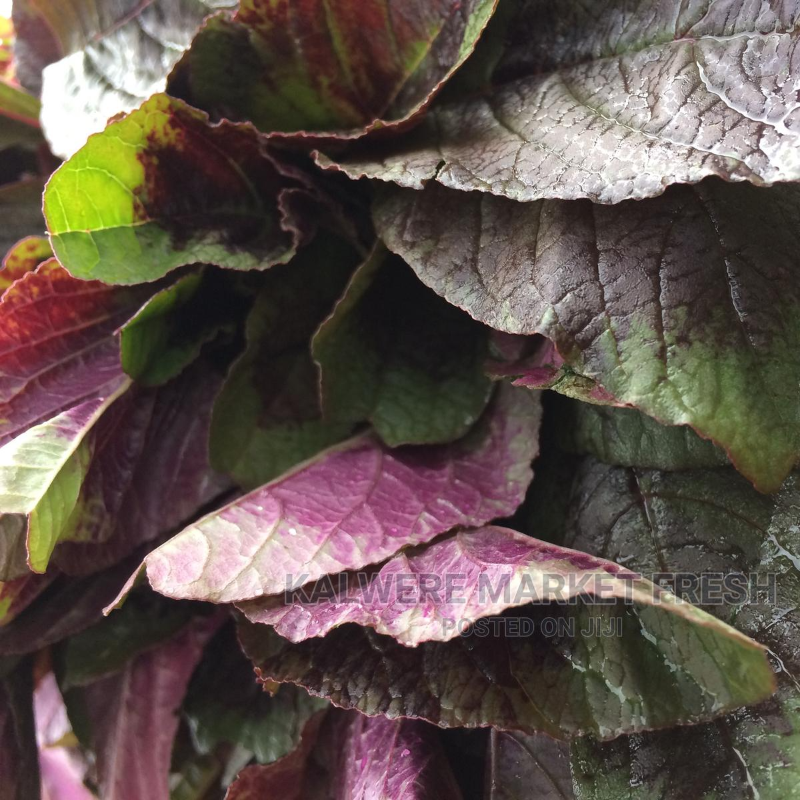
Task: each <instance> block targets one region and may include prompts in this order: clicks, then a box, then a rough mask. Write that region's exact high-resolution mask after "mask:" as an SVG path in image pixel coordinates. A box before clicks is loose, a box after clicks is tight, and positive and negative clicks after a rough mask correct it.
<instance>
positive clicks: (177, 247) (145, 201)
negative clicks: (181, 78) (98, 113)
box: [44, 94, 300, 284]
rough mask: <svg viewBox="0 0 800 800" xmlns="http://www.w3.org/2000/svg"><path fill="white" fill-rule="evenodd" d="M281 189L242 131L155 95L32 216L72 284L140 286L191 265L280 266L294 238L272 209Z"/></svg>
mask: <svg viewBox="0 0 800 800" xmlns="http://www.w3.org/2000/svg"><path fill="white" fill-rule="evenodd" d="M291 185H295V186H296V185H297V184H296V183H295V184H293V183H292V181H290V179H288V178H286V177H284V175H282V174H281V172H280V169H279V167H278V165H277V164H276V162H275V160H274V159H273V158H272V156H270V155H269V154H268V153H267V152H266V150H265V149H264V145H263V143H262V142H261V141H260V140H259V138H258V135H257V133H256V131H255V129H254V128H253V127H252V126H251V125H234V124H231V123H228V122H222V123H220V124H218V125H211V124H210V123H209V122H208V117H207V116H206V115H205V114H204V113H203V112H201V111H197V110H196V109H193V108H191V107H190V106H187V105H186V104H185V103H183V102H181V101H180V100H174V99H172V98H170V97H167V96H166V95H163V94H159V95H155V96H153V97H151V98H150V99H149V100H147V101H146V102H145V103H144V104H143V105H142V106H141V107H140V108H138V109H137V110H136V111H133V112H131V113H130V114H128V115H126V116H124V117H122V118H121V119H117V120H115V121H113V122H112V123H111V124H110V125H109V126H108V127H107V128H106V129H105V130H104V131H103V132H102V133H100V134H97V135H96V136H93V137H92V138H90V139H89V141H88V142H87V143H86V144H85V145H84V146H83V148H81V150H79V151H78V152H77V153H76V154H75V155H74V156H72V158H70V160H69V161H67V162H66V163H65V164H63V165H62V166H61V167H59V169H58V170H57V171H56V172H55V173H54V174H53V176H52V177H51V178H50V181H49V182H48V184H47V190H46V191H45V197H44V213H45V218H46V220H47V227H48V230H49V232H50V241H51V243H52V245H53V250H54V252H55V254H56V256H57V257H58V260H59V261H60V262H61V263H62V264H63V265H64V266H65V267H66V268H67V269H68V270H69V271H70V272H71V273H72V274H73V275H75V276H76V277H79V278H84V279H88V278H98V279H100V280H102V281H105V282H106V283H122V284H130V283H142V282H145V281H152V280H155V279H157V278H160V277H162V276H163V275H165V274H166V273H167V272H169V271H170V270H173V269H175V268H176V267H180V266H183V265H186V264H192V263H195V262H206V263H210V264H216V265H217V266H221V267H227V268H230V269H243V270H246V269H264V268H266V267H270V266H272V265H274V264H276V263H279V262H282V261H286V260H288V259H289V258H290V257H291V255H292V254H293V252H294V247H295V245H296V244H297V241H298V237H299V236H300V233H299V231H298V229H297V227H296V223H295V222H293V221H292V220H291V219H290V215H289V211H288V210H287V209H286V208H285V207H284V206H283V205H282V201H281V192H282V190H283V189H284V187H289V186H291Z"/></svg>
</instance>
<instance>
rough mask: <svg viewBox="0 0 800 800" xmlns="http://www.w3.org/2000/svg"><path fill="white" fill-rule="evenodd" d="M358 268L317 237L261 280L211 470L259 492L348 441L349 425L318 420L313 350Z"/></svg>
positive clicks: (225, 396) (219, 406) (351, 255)
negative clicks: (318, 332)
mask: <svg viewBox="0 0 800 800" xmlns="http://www.w3.org/2000/svg"><path fill="white" fill-rule="evenodd" d="M359 260H360V257H359V255H358V254H357V253H355V252H354V251H353V249H352V248H351V247H350V246H349V245H347V244H346V243H345V242H344V241H342V240H341V239H338V238H337V237H334V236H325V235H321V234H320V235H318V236H317V237H316V238H315V239H314V240H313V241H312V242H311V243H310V244H309V245H308V246H306V247H304V248H303V249H302V250H300V252H299V253H298V254H297V256H296V257H295V258H293V259H292V261H291V263H289V264H286V265H283V264H281V265H278V266H276V267H273V269H271V270H269V271H268V272H267V273H265V274H264V276H263V281H262V283H261V284H260V287H259V290H258V294H257V295H256V298H255V301H254V303H253V308H252V310H251V312H250V314H249V316H248V318H247V322H246V330H245V336H246V338H247V347H246V349H245V351H244V353H242V355H241V357H240V358H239V359H238V360H237V361H236V363H235V364H234V365H233V366H232V367H231V370H230V372H229V374H228V377H227V380H226V381H225V385H224V387H223V388H222V391H221V392H220V395H219V398H218V399H217V401H216V403H215V405H214V416H213V421H212V426H211V460H212V463H213V464H214V466H215V467H217V468H218V469H219V470H221V471H222V472H225V473H227V474H229V475H231V476H233V478H234V479H235V480H236V481H237V482H238V483H239V484H240V485H242V486H244V487H246V488H254V487H256V486H261V485H263V484H264V483H266V482H267V481H270V480H273V479H275V478H277V477H278V476H279V475H281V474H282V473H284V472H285V471H286V470H288V469H290V468H291V467H294V466H295V465H296V464H298V463H300V462H301V461H305V460H306V459H308V458H311V457H312V456H314V455H316V454H317V453H318V452H319V451H320V450H322V449H324V448H326V447H330V446H331V445H333V444H335V443H336V442H339V441H341V440H342V439H344V438H346V437H348V436H349V435H351V433H352V431H353V425H352V423H351V422H350V421H344V422H342V421H341V420H324V419H323V418H322V412H321V408H320V398H319V394H320V392H319V370H318V369H317V367H316V365H315V364H314V361H313V359H312V357H311V345H310V342H311V337H312V336H313V335H314V332H315V331H316V330H317V328H318V327H319V326H320V324H321V323H322V322H323V321H324V319H325V318H326V316H327V315H328V314H330V312H331V311H332V309H333V306H334V304H335V302H336V300H337V298H338V297H339V296H340V295H341V294H342V292H344V290H345V286H346V285H347V280H348V278H349V276H350V273H351V272H352V270H353V269H354V267H355V265H356V264H357V263H358V261H359Z"/></svg>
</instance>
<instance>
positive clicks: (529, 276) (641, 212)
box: [376, 181, 800, 491]
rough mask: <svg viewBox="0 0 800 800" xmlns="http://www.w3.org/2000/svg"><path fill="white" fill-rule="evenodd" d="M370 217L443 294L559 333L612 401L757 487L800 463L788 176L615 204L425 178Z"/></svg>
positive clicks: (481, 311) (513, 326) (564, 351)
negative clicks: (685, 430)
mask: <svg viewBox="0 0 800 800" xmlns="http://www.w3.org/2000/svg"><path fill="white" fill-rule="evenodd" d="M445 195H446V196H445ZM442 208H446V209H447V213H441V209H442ZM376 216H377V224H378V227H379V228H380V230H381V233H382V235H383V237H384V239H385V241H386V243H387V244H388V246H389V247H390V249H392V250H394V251H395V252H397V253H399V254H400V255H401V256H403V258H405V259H406V260H407V261H408V262H409V263H410V264H411V266H412V267H413V268H414V269H415V271H416V272H417V274H418V275H419V276H420V278H422V280H423V281H424V282H425V283H426V284H428V285H429V286H430V287H431V288H433V289H434V290H435V291H436V292H438V293H439V294H441V295H442V296H444V297H445V299H447V300H448V301H449V302H451V303H453V304H454V305H457V306H459V307H461V308H464V309H466V310H467V311H468V312H469V313H470V314H471V315H472V316H474V317H475V318H476V319H478V320H480V321H481V322H485V323H486V324H488V325H491V326H492V327H494V328H498V329H500V330H504V331H507V332H510V333H525V334H532V333H541V334H543V335H545V336H547V337H548V338H550V339H552V340H553V342H554V343H555V345H556V347H557V349H558V351H559V353H561V355H562V356H563V357H564V358H565V360H566V362H567V364H568V365H570V366H571V367H572V368H573V369H574V370H575V371H576V372H578V373H579V374H581V375H584V376H587V377H589V378H591V379H592V380H595V381H596V382H597V383H599V384H600V385H601V386H602V387H603V389H605V390H607V391H608V392H609V393H610V394H611V395H612V396H613V397H614V398H616V400H617V402H619V403H624V404H628V405H632V406H636V407H637V408H639V409H641V410H642V411H644V412H646V413H648V414H650V415H651V416H653V417H655V418H656V419H659V420H660V421H662V422H665V423H669V424H681V425H691V426H692V427H693V428H694V429H695V430H697V431H698V432H699V433H700V434H701V435H703V436H705V437H708V438H711V439H713V440H714V441H715V442H716V443H717V444H719V445H720V446H722V447H723V448H724V449H725V450H726V451H728V453H729V454H730V456H731V458H732V460H733V462H734V463H735V464H736V466H737V467H738V468H739V469H740V470H741V471H742V472H743V473H744V474H745V475H746V476H747V477H748V478H750V479H751V480H752V481H753V482H754V483H755V484H756V485H757V486H758V487H759V488H760V489H762V490H764V491H774V490H775V489H777V488H778V486H780V484H781V482H782V480H783V479H784V478H785V477H786V475H787V474H788V472H789V471H790V470H791V469H792V467H793V466H794V464H795V462H796V461H797V458H798V455H800V403H798V397H799V396H798V394H797V392H796V391H795V388H796V386H797V383H798V381H800V361H798V359H797V358H796V357H795V352H796V351H797V350H798V348H800V324H799V323H798V320H799V319H800V318H798V315H797V313H796V309H797V307H798V303H800V295H798V287H799V286H800V284H798V281H797V280H796V276H795V273H796V269H795V262H796V253H797V251H798V248H800V241H798V240H797V236H796V231H798V230H800V192H799V191H798V190H797V188H796V187H794V186H776V187H774V188H773V189H771V190H770V191H769V192H765V191H763V190H760V189H756V188H753V187H750V186H729V185H726V184H723V183H722V182H720V181H711V182H704V183H702V184H700V185H698V186H695V187H682V186H676V187H672V188H671V189H670V190H669V191H668V192H666V193H665V195H664V196H663V197H661V198H656V199H653V200H649V201H647V202H639V203H634V202H630V203H622V204H619V205H617V206H613V207H605V206H598V205H594V204H591V203H589V202H580V203H578V202H573V203H569V202H565V201H539V202H538V203H527V204H520V203H514V202H512V201H510V200H504V199H498V198H495V197H492V196H490V195H486V194H483V193H480V192H472V193H454V192H449V191H448V190H446V189H443V188H441V187H432V188H430V189H428V190H426V191H424V192H422V193H420V192H410V191H404V190H398V191H396V192H395V193H393V194H391V195H390V196H389V197H388V199H387V200H386V201H385V202H383V203H382V204H380V205H379V207H378V209H377V215H376ZM754 376H758V379H757V383H758V387H759V390H758V391H754V384H753V381H754Z"/></svg>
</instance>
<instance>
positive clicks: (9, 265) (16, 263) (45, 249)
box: [0, 236, 53, 296]
mask: <svg viewBox="0 0 800 800" xmlns="http://www.w3.org/2000/svg"><path fill="white" fill-rule="evenodd" d="M52 256H53V251H52V249H51V248H50V242H49V241H47V238H46V237H44V236H26V237H25V238H24V239H20V241H18V242H17V243H16V244H15V245H14V246H13V247H12V248H11V249H10V250H9V251H8V252H7V253H6V255H5V257H4V258H3V268H2V269H0V296H2V294H3V293H4V292H5V290H6V289H8V287H9V286H11V284H12V283H14V281H17V280H19V279H20V278H21V277H22V276H23V275H26V274H27V273H28V272H33V271H34V270H35V269H36V267H38V266H39V264H41V263H42V262H43V261H47V259H48V258H52Z"/></svg>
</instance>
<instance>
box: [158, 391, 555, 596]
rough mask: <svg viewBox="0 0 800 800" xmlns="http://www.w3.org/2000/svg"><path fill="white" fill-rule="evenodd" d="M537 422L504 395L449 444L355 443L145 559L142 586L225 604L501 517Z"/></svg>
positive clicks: (511, 501)
mask: <svg viewBox="0 0 800 800" xmlns="http://www.w3.org/2000/svg"><path fill="white" fill-rule="evenodd" d="M539 415H540V411H539V404H538V398H536V397H534V396H533V395H531V394H528V393H527V392H525V391H524V390H520V389H511V388H509V387H506V388H505V389H504V390H503V391H501V392H500V393H498V395H497V396H496V397H495V400H494V402H493V403H492V404H491V406H490V407H489V409H487V411H486V413H485V414H484V416H483V418H482V420H481V421H480V422H479V423H478V425H477V426H476V428H475V429H473V431H472V432H471V433H470V434H469V435H468V436H467V437H465V438H464V439H462V440H460V441H458V442H455V443H453V444H450V445H440V446H429V447H406V448H398V449H396V450H390V449H389V448H387V447H386V446H384V445H381V444H380V443H379V442H378V441H377V440H376V439H375V438H374V437H373V436H361V437H358V438H356V439H353V440H351V441H350V442H347V443H345V444H344V445H341V446H338V447H336V448H333V449H331V450H329V451H327V452H326V453H323V454H321V455H320V456H319V457H318V458H316V459H315V460H314V461H311V462H310V463H308V464H306V465H305V466H302V467H299V468H297V469H296V470H295V471H293V472H291V473H289V474H288V475H286V476H285V477H282V478H279V479H278V480H276V481H274V482H272V483H269V484H267V485H266V486H264V487H262V488H261V489H257V490H256V491H254V492H251V493H250V494H248V495H246V496H245V497H243V498H241V499H239V500H236V501H234V502H233V503H231V504H230V505H228V506H226V507H225V508H223V509H221V510H219V511H215V512H213V513H211V514H209V515H208V516H207V517H204V518H203V519H201V520H200V521H199V522H197V523H195V524H194V525H190V526H189V527H188V528H186V529H185V530H184V531H182V532H181V533H179V534H178V535H177V536H175V537H174V538H173V539H171V540H170V541H168V542H167V543H165V544H163V545H161V547H159V548H158V550H155V551H154V552H153V553H151V554H150V555H149V556H148V557H147V558H146V559H145V562H144V566H145V568H146V570H147V576H148V578H149V580H150V583H151V585H152V586H153V588H154V589H155V590H156V591H158V592H161V593H162V594H165V595H167V596H169V597H176V598H187V599H195V600H210V601H212V602H217V603H226V602H235V601H238V600H247V599H250V598H253V597H259V596H261V595H264V594H275V593H278V592H281V591H283V590H284V589H285V588H286V585H287V581H290V582H291V581H293V582H295V585H297V583H296V582H297V581H299V582H300V583H305V582H306V581H309V580H314V579H316V578H319V577H321V576H323V575H325V574H327V573H331V572H341V571H343V570H348V569H358V568H360V567H363V566H366V565H367V564H374V563H377V562H380V561H382V560H383V559H385V558H387V557H388V556H391V555H393V554H394V553H395V552H397V551H398V550H400V549H401V548H403V547H407V546H408V545H412V544H420V543H422V542H427V541H430V540H431V539H433V538H434V537H435V536H437V535H438V534H440V533H445V532H446V531H448V530H451V529H452V528H454V527H457V526H461V525H466V526H470V525H480V524H483V523H485V522H488V521H489V520H491V519H494V518H496V517H504V516H509V515H510V514H512V513H513V512H514V511H515V509H516V508H517V506H518V505H519V504H520V503H521V502H522V500H523V497H524V495H525V491H526V489H527V487H528V484H529V482H530V480H531V477H532V471H531V466H530V465H531V461H532V460H533V458H534V456H535V455H536V453H537V452H538V428H539Z"/></svg>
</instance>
